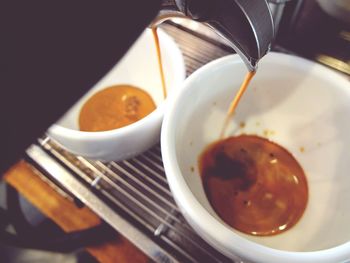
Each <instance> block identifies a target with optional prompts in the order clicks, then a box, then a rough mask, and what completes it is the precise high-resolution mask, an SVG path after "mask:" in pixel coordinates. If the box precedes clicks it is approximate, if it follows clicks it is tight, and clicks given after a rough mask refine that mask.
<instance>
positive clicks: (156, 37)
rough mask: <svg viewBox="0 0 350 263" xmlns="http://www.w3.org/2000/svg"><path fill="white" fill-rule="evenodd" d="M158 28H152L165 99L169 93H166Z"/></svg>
mask: <svg viewBox="0 0 350 263" xmlns="http://www.w3.org/2000/svg"><path fill="white" fill-rule="evenodd" d="M157 28H158V27H152V34H153V38H154V42H155V45H156V51H157V58H158V67H159V73H160V80H161V82H162V89H163V96H164V99H165V98H166V96H167V91H166V83H165V76H164V69H163V59H162V53H161V50H160V43H159V36H158V32H157Z"/></svg>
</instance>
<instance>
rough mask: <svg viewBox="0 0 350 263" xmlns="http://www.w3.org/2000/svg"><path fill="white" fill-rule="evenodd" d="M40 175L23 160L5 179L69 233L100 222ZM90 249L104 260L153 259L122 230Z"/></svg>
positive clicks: (119, 262)
mask: <svg viewBox="0 0 350 263" xmlns="http://www.w3.org/2000/svg"><path fill="white" fill-rule="evenodd" d="M38 175H39V171H37V170H36V169H35V168H34V167H32V166H31V165H30V164H28V163H26V162H24V161H20V162H19V163H17V164H16V165H15V166H14V167H12V168H11V169H10V170H9V171H8V172H7V173H6V175H5V180H6V181H7V182H8V183H9V184H11V185H12V186H13V187H15V188H16V189H17V190H18V191H19V192H20V193H21V194H22V195H23V196H24V197H26V198H27V199H28V200H29V201H30V202H31V203H32V204H33V205H35V206H36V207H37V208H38V209H39V210H41V212H42V213H43V214H45V215H46V216H47V217H49V218H50V219H52V220H53V221H54V222H55V223H56V224H57V225H59V226H60V227H61V228H62V229H63V230H64V231H66V232H70V231H74V230H82V229H86V228H89V227H92V226H96V225H97V224H99V223H100V218H99V217H98V216H97V215H96V214H95V213H93V212H92V211H91V210H90V209H89V208H87V207H83V208H77V207H76V206H75V205H74V204H73V203H72V202H71V201H70V200H68V199H67V198H64V197H63V196H62V195H60V194H58V193H57V192H56V191H55V190H54V189H53V188H52V187H50V186H49V185H48V184H47V183H46V182H44V181H43V180H42V179H41V178H40V177H39V176H38ZM86 250H87V251H88V252H89V253H90V254H92V255H93V256H94V257H95V258H96V259H97V260H98V261H99V262H101V263H116V262H117V263H124V262H133V263H134V262H135V263H138V262H140V263H143V262H149V261H150V260H149V259H148V258H147V256H145V255H144V254H143V253H142V252H141V251H140V250H138V249H137V248H136V247H135V246H134V245H133V244H132V243H130V242H129V241H128V240H127V239H125V238H124V237H122V236H121V235H119V234H118V233H116V237H115V239H114V240H113V241H110V242H108V243H104V244H101V245H99V246H95V247H88V248H86Z"/></svg>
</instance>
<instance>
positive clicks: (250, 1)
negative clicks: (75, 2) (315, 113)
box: [153, 0, 274, 71]
mask: <svg viewBox="0 0 350 263" xmlns="http://www.w3.org/2000/svg"><path fill="white" fill-rule="evenodd" d="M171 17H188V18H190V19H193V20H196V21H199V22H202V23H204V24H206V25H208V26H209V27H210V28H212V29H213V30H214V31H215V32H216V33H217V34H218V35H220V36H221V37H223V38H224V39H226V40H227V41H228V43H229V45H230V46H231V47H232V48H233V49H234V50H235V51H236V52H237V53H238V54H239V55H240V56H241V58H242V59H243V61H244V62H245V64H246V66H247V67H248V70H249V71H255V70H256V69H257V65H258V61H259V60H260V59H261V58H262V57H263V56H264V55H265V54H266V53H267V52H268V51H269V49H270V45H271V42H272V40H273V38H274V25H273V20H272V15H271V12H270V9H269V5H268V3H267V1H266V0H163V1H162V10H161V11H160V12H159V15H158V17H157V18H156V19H155V20H154V23H153V24H159V23H161V22H163V21H164V20H166V19H169V18H171Z"/></svg>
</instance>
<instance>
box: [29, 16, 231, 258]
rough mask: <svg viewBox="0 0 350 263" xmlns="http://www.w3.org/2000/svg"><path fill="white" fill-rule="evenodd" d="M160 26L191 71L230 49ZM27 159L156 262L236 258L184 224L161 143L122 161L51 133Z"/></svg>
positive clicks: (170, 25) (182, 30)
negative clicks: (84, 152)
mask: <svg viewBox="0 0 350 263" xmlns="http://www.w3.org/2000/svg"><path fill="white" fill-rule="evenodd" d="M162 28H163V29H164V30H165V31H166V32H167V33H168V34H169V35H171V36H172V37H173V38H174V39H175V41H176V42H177V43H178V45H179V47H180V49H181V50H182V52H183V56H184V59H185V63H186V69H187V75H189V74H191V73H192V72H193V71H194V70H196V69H198V68H199V67H200V66H202V65H204V64H206V63H207V62H209V61H211V60H213V59H216V58H219V57H222V56H225V55H227V54H229V53H230V49H229V48H228V47H227V46H225V45H224V44H222V43H220V42H217V41H216V40H215V39H211V38H209V37H204V36H201V35H199V34H198V35H197V34H193V32H192V33H191V32H189V31H188V30H187V29H186V28H184V27H182V26H179V25H176V24H174V23H166V24H164V25H163V26H162ZM27 159H28V160H29V161H31V162H32V163H33V164H34V165H35V166H36V167H38V168H39V169H40V170H41V171H42V172H43V173H44V174H45V175H46V176H47V177H48V178H49V179H50V180H52V181H54V182H55V183H56V184H57V185H59V186H60V187H61V188H63V189H64V190H66V191H67V192H69V193H70V194H71V195H72V196H75V197H76V198H78V199H79V200H81V201H82V202H83V203H85V204H86V205H88V206H89V207H90V208H91V209H92V210H94V211H95V212H96V213H97V214H99V216H101V218H102V219H104V220H105V221H106V222H108V223H109V224H111V225H112V226H113V227H114V228H115V229H116V230H117V231H119V232H120V233H121V234H123V235H124V236H126V237H127V238H129V239H130V241H131V242H133V243H135V245H136V246H138V247H139V248H140V249H141V250H143V251H144V252H145V253H146V254H147V255H149V256H150V257H151V258H152V259H153V260H155V261H157V262H232V261H231V260H229V259H228V258H226V257H225V256H223V255H222V254H220V253H219V252H218V251H216V250H215V249H214V248H212V247H211V246H210V245H208V244H207V243H206V242H205V241H203V240H202V239H201V238H200V237H199V236H198V235H197V234H196V233H195V232H194V231H193V230H192V228H191V227H190V226H189V225H188V224H187V223H186V221H185V220H184V218H183V217H182V215H181V213H180V211H179V209H178V207H177V206H176V204H175V202H174V199H173V197H172V194H171V192H170V190H169V187H168V183H167V180H166V178H165V174H164V169H163V163H162V158H161V153H160V146H159V145H156V146H155V147H153V148H152V149H150V150H149V151H147V152H145V153H144V154H142V155H140V156H137V157H136V158H133V159H129V160H125V161H122V162H108V163H103V162H100V161H92V160H88V159H85V158H83V157H80V156H75V155H72V154H70V153H68V152H66V151H64V150H63V149H62V148H61V147H59V146H58V145H57V144H56V143H55V142H54V141H52V140H51V139H50V138H49V137H45V138H43V139H39V143H38V144H37V145H32V146H31V147H30V148H29V149H28V150H27Z"/></svg>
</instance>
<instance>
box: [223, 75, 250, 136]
mask: <svg viewBox="0 0 350 263" xmlns="http://www.w3.org/2000/svg"><path fill="white" fill-rule="evenodd" d="M254 75H255V71H248V73H247V74H246V76H245V79H244V81H243V83H242V85H241V87H240V88H239V90H238V92H237V94H236V96H235V97H234V98H233V100H232V102H231V104H230V107H229V109H228V111H227V114H226V118H225V122H224V126H223V128H222V130H221V134H220V139H223V138H224V136H225V133H226V131H227V128H228V125H229V123H230V121H231V120H232V118H233V115H234V114H235V110H236V108H237V106H238V103H239V101H240V100H241V98H242V96H243V94H244V92H245V91H246V90H247V88H248V86H249V84H250V82H251V80H252V79H253V77H254Z"/></svg>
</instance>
